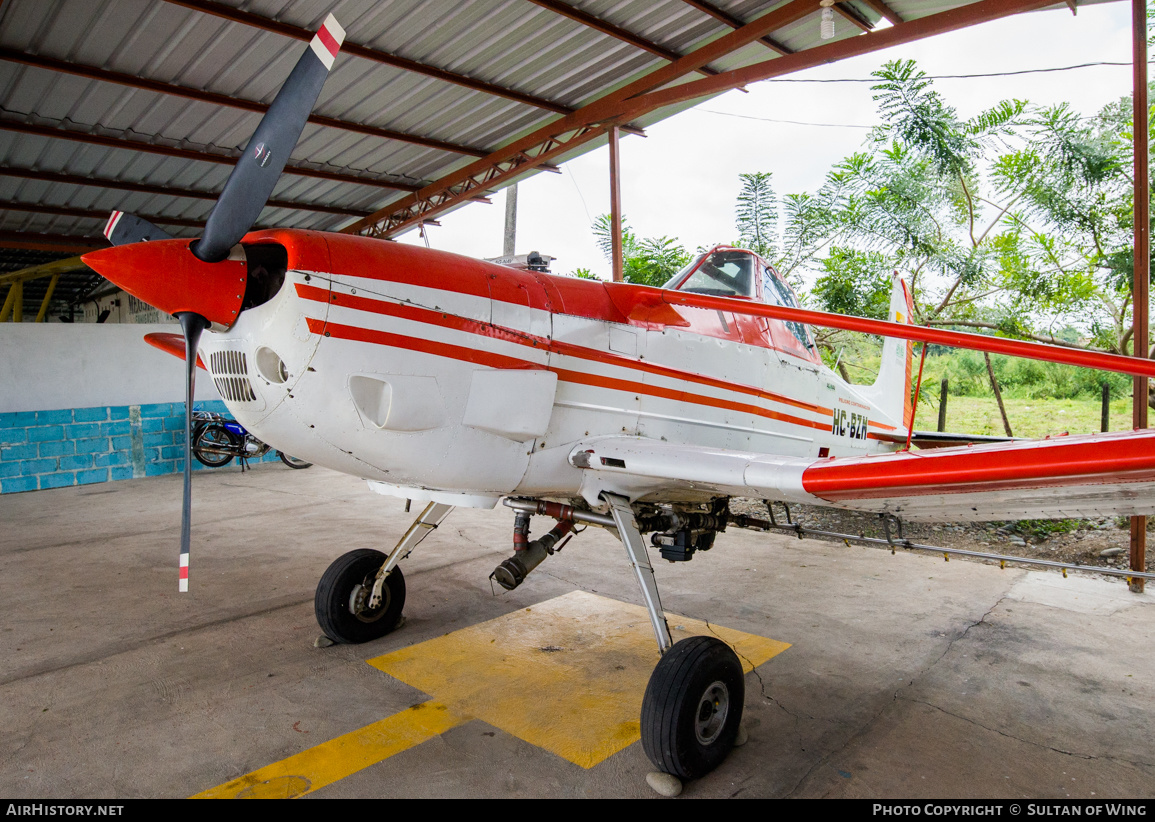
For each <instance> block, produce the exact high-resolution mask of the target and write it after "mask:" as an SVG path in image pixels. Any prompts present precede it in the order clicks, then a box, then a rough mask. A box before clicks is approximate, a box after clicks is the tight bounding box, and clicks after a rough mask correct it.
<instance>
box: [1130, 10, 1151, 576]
mask: <svg viewBox="0 0 1155 822" xmlns="http://www.w3.org/2000/svg"><path fill="white" fill-rule="evenodd" d="M1131 49H1132V65H1133V69H1134V74H1133V78H1132V84H1133V86H1134V88H1133V94H1132V97H1133V108H1132V112H1133V116H1134V123H1135V127H1134V129H1133V132H1134V141H1135V145H1134V155H1135V170H1134V174H1135V176H1134V180H1135V281H1134V298H1135V299H1134V305H1135V312H1134V314H1135V316H1134V320H1135V332H1134V340H1135V343H1134V345H1135V348H1134V353H1135V356H1136V357H1148V356H1150V352H1149V348H1150V344H1149V342H1148V337H1147V327H1148V301H1149V299H1150V298H1149V294H1148V290H1149V285H1150V282H1151V259H1150V250H1151V236H1150V234H1151V214H1150V211H1151V208H1150V206H1151V195H1150V188H1149V185H1150V181H1149V180H1148V179H1147V178H1148V174H1147V164H1148V160H1147V145H1148V142H1147V141H1148V139H1149V138H1148V133H1147V132H1148V111H1147V2H1146V0H1131ZM1132 423H1133V424H1134V427H1135V428H1146V427H1147V378H1146V377H1136V378H1135V390H1134V401H1133V403H1132ZM1130 559H1131V570H1132V571H1143V570H1144V569H1145V567H1146V564H1147V518H1146V517H1131V557H1130ZM1143 583H1144V580H1143V579H1141V578H1134V577H1133V578H1132V579H1131V590H1132V591H1133V592H1135V593H1142V592H1143Z"/></svg>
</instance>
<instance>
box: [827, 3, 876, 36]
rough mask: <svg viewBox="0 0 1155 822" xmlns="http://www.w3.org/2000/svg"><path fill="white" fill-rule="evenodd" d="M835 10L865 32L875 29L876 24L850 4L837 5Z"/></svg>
mask: <svg viewBox="0 0 1155 822" xmlns="http://www.w3.org/2000/svg"><path fill="white" fill-rule="evenodd" d="M834 10H835V11H836V12H838V13H839V14H840V15H842V17H843V18H844V19H846V20H849V21H850V22H851V23H853V24H854V25H856V26H858V27H859V28H860V29H862V30H863V31H871V30H872V29H873V28H874V24H873V23H871V22H870V21H869V20H867V19H866V18H865V17H863V16H862V15H861V14H859V13H858V10H857V9H856V8H854V7H853V6H852V5H850V4H849V3H835V4H834Z"/></svg>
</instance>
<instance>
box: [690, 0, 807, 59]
mask: <svg viewBox="0 0 1155 822" xmlns="http://www.w3.org/2000/svg"><path fill="white" fill-rule="evenodd" d="M682 2H683V3H685V4H686V5H687V6H693V7H694V8H696V9H697V10H698V11H700V12H702V13H703V14H708V15H710V16H711V17H713V18H714V19H715V20H720V21H721V22H723V23H725V24H726V25H727V26H729V27H730V28H732V29H740V28H742V26H744V25H746V24H745V23H743V22H742V21H741V20H739V19H738V18H737V17H735V16H734V15H732V14H730V13H729V12H727V11H725V10H723V9H720V8H718V7H717V6H715V5H714V4H713V3H706V2H703V0H682ZM758 42H759V43H762V44H763V45H764V46H766V47H767V48H769V49H771V50H773V51H775V52H777V53H778V54H782V55H786V54H793V53H794V50H793V49H790V48H787V47H786V46H784V45H782V44H781V43H779V42H778V41H777V40H775V39H774V38H773V37H770V36H769V35H767V36H765V37H759V38H758Z"/></svg>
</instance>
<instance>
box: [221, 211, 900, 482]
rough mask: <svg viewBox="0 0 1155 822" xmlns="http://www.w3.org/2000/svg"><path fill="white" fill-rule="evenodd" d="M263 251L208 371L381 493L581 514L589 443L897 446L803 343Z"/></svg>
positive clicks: (547, 288)
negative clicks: (271, 276)
mask: <svg viewBox="0 0 1155 822" xmlns="http://www.w3.org/2000/svg"><path fill="white" fill-rule="evenodd" d="M263 243H277V244H280V245H281V246H283V247H284V248H285V250H286V251H287V266H286V268H287V270H286V273H285V275H284V281H283V284H282V285H281V286H280V287H279V289H277V290H276V292H275V294H273V295H272V296H271V298H270V299H268V300H267V301H266V302H263V303H262V304H259V305H255V306H252V307H248V308H246V309H245V310H243V311H241V313H240V315H239V316H238V318H237V320H236V322H235V323H234V324H233V325H232V326H231V327H230V328H229V329H228V330H226V331H221V332H217V333H210V334H206V335H205V337H204V338H203V339H202V342H201V349H200V350H201V358H202V360H203V361H204V363H205V365H206V366H207V367H208V368H209V370H210V371H211V373H212V375H213V378H214V380H215V382H216V385H217V387H218V389H219V390H220V391H221V394H222V396H223V397H224V399H225V402H226V404H227V405H228V407H229V410H230V411H231V412H232V413H233V414H234V415H235V416H236V418H237V419H238V420H239V421H240V422H241V423H243V424H244V425H245V426H246V427H247V428H248V429H249V430H250V431H252V432H253V433H254V434H256V435H257V436H258V437H260V438H261V439H262V440H265V441H266V442H269V443H271V444H273V445H274V446H276V447H277V448H280V449H282V450H285V451H287V452H289V453H292V454H295V455H297V456H300V457H302V458H304V459H307V460H310V461H312V462H315V463H317V464H320V465H325V466H328V467H330V468H333V469H335V470H338V471H342V472H345V473H350V474H354V475H357V476H361V477H364V478H365V479H367V480H370V481H371V482H372V483H373V484H374V487H375V488H376V490H378V491H382V492H384V493H395V494H397V495H399V496H405V497H410V498H414V499H438V500H440V501H447V502H453V503H454V504H465V505H492V504H494V503H495V502H496V501H497V500H498V499H499V498H500V497H501V496H503V495H507V494H521V495H527V496H537V497H551V498H575V497H578V496H579V495H580V488H581V482H582V469H581V468H578V467H576V466H575V465H574V464H572V463H571V461H570V456H571V452H572V451H573V449H574V447H575V444H577V443H580V442H581V441H583V440H589V439H591V438H596V437H599V436H635V437H644V438H650V439H654V440H661V441H665V442H674V443H685V444H693V445H698V446H707V447H712V448H719V449H727V450H736V451H749V452H759V453H770V454H777V455H783V456H795V457H805V458H811V459H818V458H820V457H825V456H843V455H861V454H868V453H874V452H879V451H888V450H894V449H895V448H896V447H897V445H898V444H900V443H901V442H902V441H903V440H904V439H905V435H906V431H905V429H904V428H903V422H902V420H901V419H896V418H895V415H894V414H893V413H891V414H887V413H885V412H884V411H883V410H882V409H881V408H880V407H879V404H878V403H877V402H875V401H872V400H871V399H868V396H869V394H870V391H869V389H862V388H860V387H856V386H853V385H848V384H847V383H845V382H844V381H843V380H842V379H840V378H839V377H838V376H837V375H836V374H835V373H834V372H832V371H831V370H830V369H828V368H827V367H825V366H824V365H823V364H822V363H821V360H820V359H819V358H818V356H817V352H816V349H814V347H813V346H812V344H810V342H809V337H808V335H807V334H806V333H805V332H803V333H799V327H798V326H794V327H793V328H790V327H788V326H787V324H785V323H781V322H778V321H776V320H767V319H764V318H757V317H752V316H748V315H743V314H740V313H734V312H726V311H718V310H708V309H700V308H689V307H681V306H680V307H674V306H671V305H669V304H668V303H666V302H664V301H663V300H662V299H661V294H662V291H661V290H659V289H653V288H648V287H645V286H636V285H630V284H620V283H604V282H600V281H591V280H584V279H579V278H572V277H559V276H551V275H548V274H541V273H535V272H531V271H517V270H512V269H510V268H506V267H503V266H498V265H493V264H490V263H486V262H482V261H479V260H474V259H471V258H466V257H461V256H458V255H454V254H449V253H446V252H438V251H430V250H428V249H424V248H419V247H415V246H408V245H402V244H397V243H390V242H382V241H378V240H372V239H368V238H364V237H356V236H349V235H341V234H320V233H316V232H304V231H267V232H256V233H253V234H250V235H249V236H248V237H246V239H245V244H246V247H249V246H252V245H254V244H263ZM730 253H738V252H730ZM742 253H745V252H742ZM754 259H757V258H754ZM759 262H760V261H759ZM767 276H768V275H767ZM766 287H767V288H768V287H769V286H766ZM761 293H762V292H761V287H759V289H757V290H754V289H752V290H751V294H752V296H751V297H749V298H748V299H759V298H760V297H761ZM737 299H738V298H736V301H737ZM736 304H737V302H736ZM899 408H901V403H900V404H899ZM899 416H901V412H900V414H899ZM657 490H659V489H655V491H657ZM686 496H687V497H689V498H693V496H694V495H693V494H692V493H687V494H686Z"/></svg>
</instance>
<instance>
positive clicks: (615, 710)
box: [369, 591, 790, 768]
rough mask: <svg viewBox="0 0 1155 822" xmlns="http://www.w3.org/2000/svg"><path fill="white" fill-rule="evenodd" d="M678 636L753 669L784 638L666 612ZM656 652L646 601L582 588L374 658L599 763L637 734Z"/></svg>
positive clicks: (492, 718) (409, 679)
mask: <svg viewBox="0 0 1155 822" xmlns="http://www.w3.org/2000/svg"><path fill="white" fill-rule="evenodd" d="M667 619H668V621H669V623H670V629H671V633H672V634H673V638H674V641H675V642H677V641H678V640H679V639H684V638H685V637H688V636H695V635H713V636H716V637H718V638H719V639H721V640H722V641H724V642H726V643H728V644H729V645H730V646H731V647H732V648H733V649H734V650H735V652H736V653H737V654H738V657H739V658H740V659H741V660H742V667H743V669H744V670H745V671H746V672H749V671H750V670H752V669H753V668H755V667H757V666H758V665H761V664H762V663H764V662H766V661H767V660H769V659H771V658H772V657H774V656H776V655H778V654H780V653H782V651H785V650H786V649H787V648H789V647H790V646H789V645H788V644H787V643H785V642H778V641H776V640H773V639H767V638H765V637H760V636H755V635H753V634H747V633H744V632H742V631H735V630H732V629H729V628H722V627H719V626H716V625H707V624H706V623H704V622H701V621H699V620H695V619H689V618H687V617H681V616H676V615H671V614H667ZM658 658H659V654H658V649H657V645H656V644H655V642H654V634H653V629H652V628H651V627H650V620H649V616H648V615H647V613H646V610H645V609H644V608H642V607H640V606H637V605H628V604H626V603H622V602H617V601H615V600H612V599H607V598H605V597H600V596H596V595H594V594H588V593H585V592H582V591H576V592H574V593H570V594H566V595H565V596H561V597H557V598H556V599H551V600H549V601H548V602H543V603H541V604H540V605H535V606H533V607H531V608H525V609H522V610H519V611H516V612H514V613H512V614H507V615H506V616H503V617H498V618H497V619H494V620H490V621H489V622H485V623H482V624H480V625H475V626H473V627H471V628H464V629H462V630H460V631H454V632H453V633H451V634H448V635H446V636H443V637H438V638H437V639H431V640H429V641H427V642H422V643H420V644H418V645H413V646H410V647H408V648H403V649H401V650H399V651H394V652H393V653H390V654H386V655H384V656H379V657H377V658H376V659H371V660H369V664H370V665H373V666H374V667H376V668H379V669H380V670H382V671H384V672H385V673H387V674H389V675H390V676H392V677H395V678H397V679H399V680H401V681H402V682H405V683H407V684H409V685H412V686H413V687H415V688H418V689H420V690H422V691H424V692H425V693H428V694H431V695H433V696H434V697H435V698H436V699H437V700H438V701H439V702H441V703H443V704H445V705H447V706H448V707H449V709H450V710H451V711H454V712H457V713H461V714H464V715H469V716H473V717H475V718H477V719H480V720H483V721H485V722H488V723H489V724H490V725H493V726H494V727H496V728H499V729H500V730H502V731H505V732H506V733H508V734H511V735H513V736H516V737H518V738H519V739H522V740H525V741H526V742H529V743H530V744H532V745H536V746H538V747H540V748H544V749H546V750H548V751H552V752H553V753H555V754H557V755H558V756H560V757H563V758H564V759H567V760H569V761H570V762H573V763H574V764H576V765H580V766H581V767H583V768H592V767H593V766H594V765H597V764H598V763H599V762H602V761H603V760H605V759H606V758H607V757H609V756H611V755H613V754H615V753H617V752H618V751H620V750H622V749H623V748H625V747H627V746H628V745H631V744H632V743H634V742H636V741H638V739H639V738H640V732H639V726H638V717H639V715H640V714H641V708H642V697H643V695H644V694H645V691H646V683H647V682H648V680H649V678H650V674H651V672H652V671H653V668H654V665H655V664H657V662H658Z"/></svg>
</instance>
